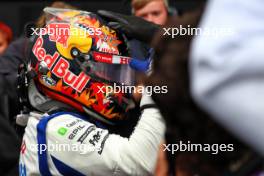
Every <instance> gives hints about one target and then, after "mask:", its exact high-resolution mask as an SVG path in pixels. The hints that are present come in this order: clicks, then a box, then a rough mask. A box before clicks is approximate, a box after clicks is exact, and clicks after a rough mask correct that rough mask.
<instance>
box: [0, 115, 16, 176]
mask: <svg viewBox="0 0 264 176" xmlns="http://www.w3.org/2000/svg"><path fill="white" fill-rule="evenodd" d="M0 141H1V142H0V175H10V176H13V175H14V176H15V175H18V160H19V148H20V143H21V141H20V140H19V138H18V136H17V135H16V133H15V130H14V129H13V127H12V126H11V125H10V124H9V122H8V121H7V120H6V119H4V118H3V117H2V116H0Z"/></svg>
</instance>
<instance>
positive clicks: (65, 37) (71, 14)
mask: <svg viewBox="0 0 264 176" xmlns="http://www.w3.org/2000/svg"><path fill="white" fill-rule="evenodd" d="M44 12H45V13H46V14H47V21H46V26H45V28H42V29H39V30H38V34H35V36H34V37H33V39H32V47H31V49H30V51H29V52H30V54H29V58H28V64H27V65H28V66H27V67H28V70H30V71H31V72H32V71H33V72H34V78H32V79H31V81H30V85H29V91H28V92H29V93H28V96H29V102H30V104H31V105H32V106H33V107H34V108H37V109H38V110H40V111H46V110H47V109H45V108H44V109H43V108H41V105H43V104H45V103H46V104H47V102H48V103H49V104H52V103H51V102H56V103H59V104H66V105H68V106H69V107H72V108H74V109H76V110H78V111H80V112H84V113H88V114H89V115H91V116H92V117H95V118H96V119H99V120H101V121H103V122H105V123H107V124H115V123H117V122H119V121H120V120H124V119H126V118H127V117H128V116H127V113H128V111H129V110H130V109H132V108H133V107H134V102H133V99H132V96H131V94H129V93H126V92H121V91H116V90H115V89H114V87H117V86H119V88H120V87H122V86H127V85H130V86H131V85H134V84H135V70H133V69H131V68H130V67H129V60H130V53H129V49H128V48H129V47H128V46H127V41H126V38H125V36H124V35H122V34H119V33H118V32H116V31H114V30H112V29H110V28H109V27H107V26H106V25H105V22H104V21H103V20H102V19H101V18H100V17H98V16H97V15H96V14H93V13H90V12H85V11H79V10H69V9H56V8H45V9H44ZM119 90H120V89H119ZM41 96H42V97H41ZM40 97H41V98H40Z"/></svg>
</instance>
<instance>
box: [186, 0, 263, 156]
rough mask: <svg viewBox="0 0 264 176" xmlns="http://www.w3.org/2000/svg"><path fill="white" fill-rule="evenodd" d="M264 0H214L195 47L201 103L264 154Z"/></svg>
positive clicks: (195, 83) (193, 74) (194, 65)
mask: <svg viewBox="0 0 264 176" xmlns="http://www.w3.org/2000/svg"><path fill="white" fill-rule="evenodd" d="M263 19H264V1H262V0H252V1H244V0H233V1H230V0H211V1H209V4H208V6H207V9H206V12H205V14H204V17H203V19H202V21H201V24H200V28H201V29H205V28H207V29H223V28H225V29H230V30H231V32H230V33H229V34H225V35H223V34H221V35H219V36H212V35H211V36H203V35H200V36H197V37H196V38H195V40H194V42H193V45H192V53H191V65H190V68H191V70H190V71H191V81H192V94H193V96H194V98H195V100H196V101H197V102H198V103H199V104H200V106H202V107H203V108H204V109H205V110H207V111H208V112H209V113H211V114H212V115H213V117H214V118H215V119H216V120H217V121H218V122H220V123H221V124H223V125H224V126H225V127H227V128H228V129H229V130H231V131H232V132H233V133H234V134H235V135H237V136H238V137H239V138H240V139H242V140H243V141H245V142H247V143H248V144H250V145H251V146H252V147H254V148H255V149H256V150H258V151H259V152H261V153H262V154H264V135H263V133H264V131H263V129H264V128H263V124H264V59H263V58H264V50H263V49H264V47H263V43H264V25H263Z"/></svg>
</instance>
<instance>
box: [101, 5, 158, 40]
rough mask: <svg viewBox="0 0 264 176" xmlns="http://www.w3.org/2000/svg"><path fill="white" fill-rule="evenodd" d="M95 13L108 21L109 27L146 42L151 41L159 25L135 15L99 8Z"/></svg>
mask: <svg viewBox="0 0 264 176" xmlns="http://www.w3.org/2000/svg"><path fill="white" fill-rule="evenodd" d="M97 13H98V14H99V15H100V16H101V17H102V18H104V19H106V20H107V21H108V26H109V27H111V28H113V29H115V30H117V31H120V32H124V33H125V34H126V35H127V36H128V37H131V38H135V39H137V40H140V41H142V42H145V43H147V44H149V43H150V42H151V40H152V38H153V36H154V34H155V32H156V31H157V30H158V29H159V27H160V26H159V25H156V24H154V23H151V22H148V21H146V20H144V19H142V18H139V17H136V16H128V15H123V14H119V13H115V12H111V11H105V10H99V11H97Z"/></svg>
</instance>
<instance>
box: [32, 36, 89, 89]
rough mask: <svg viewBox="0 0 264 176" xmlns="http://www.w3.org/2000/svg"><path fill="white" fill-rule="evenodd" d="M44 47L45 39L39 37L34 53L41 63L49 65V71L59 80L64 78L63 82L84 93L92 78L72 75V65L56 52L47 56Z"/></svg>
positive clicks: (83, 75)
mask: <svg viewBox="0 0 264 176" xmlns="http://www.w3.org/2000/svg"><path fill="white" fill-rule="evenodd" d="M42 46H43V38H42V37H39V38H38V39H37V41H36V43H35V45H34V46H33V49H32V52H33V53H34V55H35V56H36V58H37V59H38V60H39V61H44V62H45V63H46V64H47V67H48V69H49V70H50V71H51V72H52V73H53V74H54V75H55V76H56V77H58V78H62V79H63V81H64V82H65V83H66V84H67V85H69V86H70V87H72V88H73V89H75V90H76V91H78V92H82V91H83V89H84V87H85V86H86V84H87V83H88V82H89V80H90V77H89V76H87V75H86V74H85V73H84V72H81V73H80V74H79V75H75V74H74V73H72V72H71V71H70V70H69V68H70V63H69V62H68V61H67V60H66V59H64V58H63V57H60V54H59V53H58V52H57V51H56V52H55V53H54V54H53V55H50V54H47V52H46V50H45V49H44V48H43V47H42Z"/></svg>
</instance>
